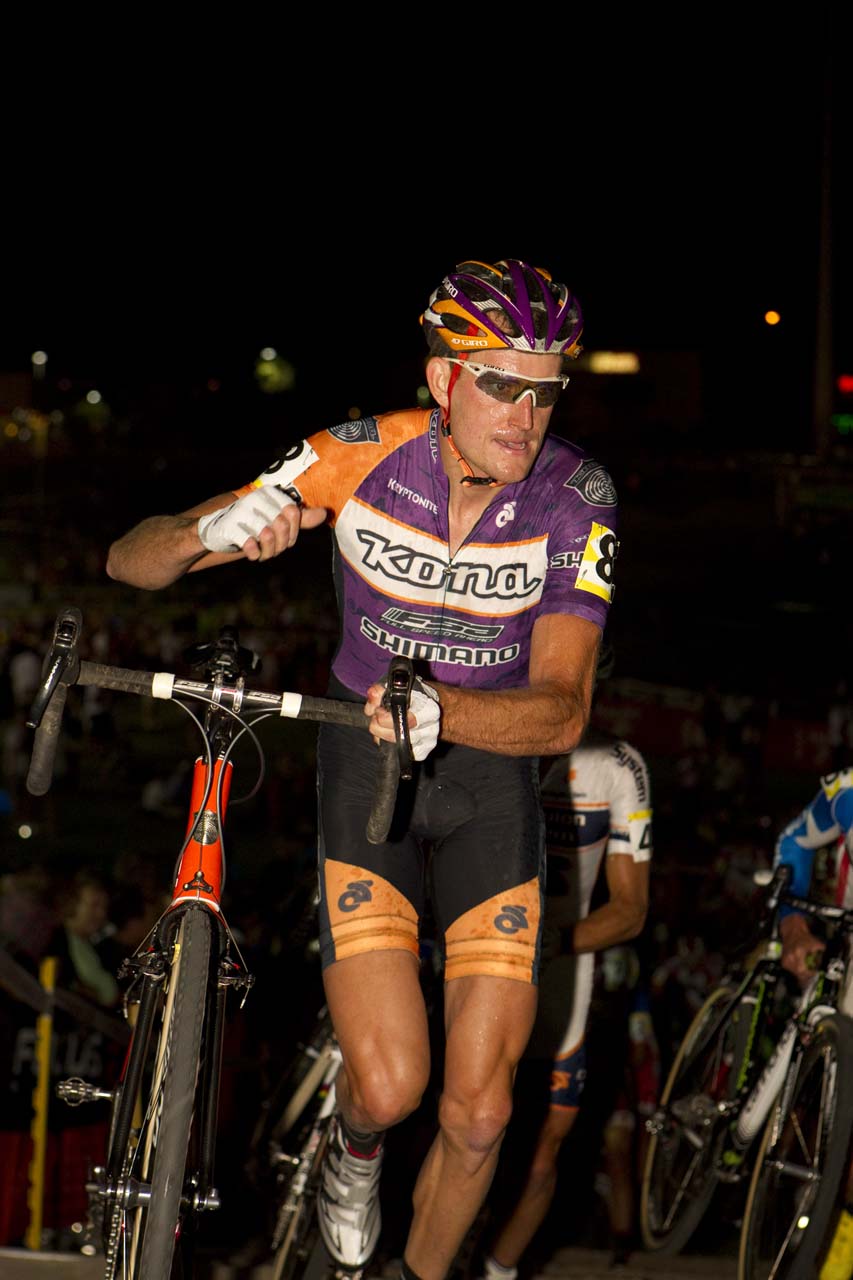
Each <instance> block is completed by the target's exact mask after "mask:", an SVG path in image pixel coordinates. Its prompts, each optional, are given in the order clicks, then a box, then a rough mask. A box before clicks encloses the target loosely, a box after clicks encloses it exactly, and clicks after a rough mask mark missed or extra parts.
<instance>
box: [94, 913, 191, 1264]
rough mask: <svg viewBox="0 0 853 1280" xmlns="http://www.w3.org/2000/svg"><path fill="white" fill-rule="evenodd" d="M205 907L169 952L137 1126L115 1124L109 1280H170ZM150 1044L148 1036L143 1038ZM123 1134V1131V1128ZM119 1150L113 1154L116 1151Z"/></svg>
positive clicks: (137, 1093)
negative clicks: (157, 1023) (128, 1127)
mask: <svg viewBox="0 0 853 1280" xmlns="http://www.w3.org/2000/svg"><path fill="white" fill-rule="evenodd" d="M210 957H211V921H210V919H209V917H208V915H207V911H206V909H191V910H188V911H186V912H185V913H184V915H183V916H182V918H181V920H180V922H179V924H178V926H177V928H176V930H175V934H174V938H173V939H172V942H171V946H170V948H169V952H168V963H167V970H166V975H165V980H164V983H163V990H162V995H161V997H160V999H159V1010H158V1013H157V1020H158V1021H159V1027H158V1026H157V1025H156V1023H155V1026H154V1028H153V1033H152V1034H151V1036H150V1040H151V1047H150V1056H149V1055H148V1052H147V1048H148V1047H147V1045H146V1044H145V1043H144V1042H140V1043H139V1044H138V1045H137V1053H138V1055H139V1060H138V1064H137V1065H138V1070H137V1071H135V1072H134V1089H133V1093H134V1097H133V1098H130V1097H128V1096H125V1098H124V1104H123V1110H124V1111H125V1112H126V1113H127V1115H130V1108H131V1105H132V1106H133V1110H134V1112H135V1115H134V1120H133V1124H132V1128H130V1129H129V1131H128V1130H127V1126H126V1125H125V1126H118V1127H117V1128H116V1131H115V1132H114V1135H113V1143H112V1146H111V1151H110V1155H109V1160H108V1168H110V1169H113V1170H114V1178H115V1185H114V1190H113V1192H112V1196H111V1201H110V1207H109V1209H108V1212H107V1214H106V1225H107V1241H106V1245H107V1275H108V1276H109V1277H110V1280H170V1277H171V1276H172V1275H173V1259H174V1254H175V1246H176V1243H177V1241H178V1239H179V1237H180V1234H181V1220H182V1216H183V1215H184V1213H185V1211H186V1209H187V1196H186V1188H185V1185H184V1179H185V1170H186V1165H187V1153H188V1149H189V1142H190V1131H191V1128H192V1120H193V1108H194V1103H195V1093H196V1082H197V1079H198V1070H199V1061H200V1056H201V1042H202V1030H203V1022H204V1013H205V1008H206V1004H207V1000H206V998H205V993H206V990H207V984H208V980H209V974H210ZM146 1039H147V1037H146ZM123 1129H124V1132H123V1131H122V1130H123ZM117 1145H118V1146H120V1149H118V1150H117V1149H116V1146H117Z"/></svg>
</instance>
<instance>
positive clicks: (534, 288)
mask: <svg viewBox="0 0 853 1280" xmlns="http://www.w3.org/2000/svg"><path fill="white" fill-rule="evenodd" d="M421 324H422V325H423V327H424V331H425V333H426V338H427V342H428V344H429V347H430V350H431V351H432V352H433V353H434V354H439V355H440V354H442V353H443V350H444V347H447V348H449V349H450V351H452V352H453V353H454V354H455V355H457V356H460V355H470V354H472V353H473V352H476V351H487V350H490V349H494V348H496V347H512V348H515V350H516V351H531V352H535V353H536V354H537V355H552V354H553V355H562V356H568V357H570V358H574V357H575V356H578V355H580V351H581V348H580V345H579V339H580V336H581V333H582V331H583V316H582V314H581V309H580V305H579V304H578V302H577V300H576V299H575V298H574V297H573V296H572V293H571V291H570V290H569V288H568V287H567V286H566V285H564V284H557V283H556V282H555V281H554V280H552V279H551V276H550V273H549V272H547V271H545V270H544V269H543V268H542V267H531V266H530V265H529V264H528V263H526V262H520V261H519V260H518V259H517V258H507V259H505V260H504V259H501V261H500V262H497V263H495V264H494V265H491V264H489V263H488V262H460V263H459V264H458V266H457V267H456V270H455V271H453V272H451V273H450V274H449V275H446V276H445V277H444V279H443V280H442V282H441V284H440V285H439V286H438V288H437V289H436V290H435V292H434V293H433V295H432V297H431V298H430V300H429V303H428V304H427V308H426V311H424V313H423V315H422V316H421Z"/></svg>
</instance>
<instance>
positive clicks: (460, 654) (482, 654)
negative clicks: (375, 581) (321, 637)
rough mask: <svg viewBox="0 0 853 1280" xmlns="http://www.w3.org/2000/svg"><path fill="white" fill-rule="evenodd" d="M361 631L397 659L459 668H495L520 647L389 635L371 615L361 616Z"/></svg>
mask: <svg viewBox="0 0 853 1280" xmlns="http://www.w3.org/2000/svg"><path fill="white" fill-rule="evenodd" d="M361 634H362V635H363V636H367V638H368V640H372V641H373V643H374V644H376V645H378V646H379V648H380V649H387V650H388V652H389V653H395V654H397V656H398V657H400V658H411V659H412V660H415V659H417V658H420V659H421V660H422V661H423V662H449V663H452V664H453V665H454V666H462V667H495V666H498V665H500V664H501V663H504V662H515V660H516V658H517V657H518V655H519V652H520V649H521V646H520V645H517V644H508V645H505V646H504V647H503V649H467V648H465V647H464V646H463V645H450V644H432V643H431V642H430V641H428V640H408V639H406V637H405V636H395V635H392V634H391V632H390V631H386V630H385V628H384V627H379V626H377V625H376V623H375V622H372V621H371V619H370V618H362V620H361Z"/></svg>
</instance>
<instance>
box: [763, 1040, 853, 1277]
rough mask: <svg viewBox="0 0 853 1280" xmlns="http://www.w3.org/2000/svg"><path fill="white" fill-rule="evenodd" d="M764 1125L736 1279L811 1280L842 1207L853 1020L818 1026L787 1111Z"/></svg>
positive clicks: (851, 1101) (852, 1088)
mask: <svg viewBox="0 0 853 1280" xmlns="http://www.w3.org/2000/svg"><path fill="white" fill-rule="evenodd" d="M785 1096H786V1094H785V1089H784V1087H783V1090H782V1094H781V1099H780V1102H779V1103H777V1105H776V1107H774V1109H773V1112H772V1113H771V1115H770V1119H769V1120H768V1122H767V1126H766V1128H765V1131H764V1136H763V1138H762V1141H761V1146H760V1148H759V1151H758V1156H757V1158H756V1162H755V1168H754V1169H753V1174H752V1180H751V1182H750V1188H749V1196H748V1198H747V1203H746V1212H745V1214H744V1220H743V1228H742V1231H741V1239H740V1254H739V1258H738V1280H769V1278H771V1277H772V1280H811V1277H812V1276H814V1275H817V1273H818V1264H819V1261H820V1260H821V1258H822V1255H823V1254H825V1252H826V1251H827V1250H828V1248H829V1245H830V1243H831V1240H832V1232H833V1230H834V1226H835V1223H836V1222H837V1220H838V1215H839V1213H840V1210H841V1207H842V1195H841V1193H842V1192H843V1190H844V1188H845V1186H846V1173H847V1164H848V1160H849V1149H850V1138H851V1131H853V1022H851V1020H850V1019H849V1018H845V1017H842V1016H841V1015H835V1016H832V1017H828V1018H825V1019H824V1020H823V1021H822V1022H821V1023H819V1024H818V1026H817V1028H816V1030H815V1032H814V1034H813V1038H812V1041H811V1044H810V1045H809V1047H808V1048H807V1049H806V1051H805V1053H804V1054H803V1056H802V1058H801V1060H800V1063H799V1067H798V1069H797V1076H796V1081H795V1083H794V1087H793V1090H792V1092H791V1095H790V1100H789V1102H788V1103H787V1105H785Z"/></svg>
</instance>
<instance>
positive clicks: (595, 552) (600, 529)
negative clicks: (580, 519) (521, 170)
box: [575, 521, 619, 604]
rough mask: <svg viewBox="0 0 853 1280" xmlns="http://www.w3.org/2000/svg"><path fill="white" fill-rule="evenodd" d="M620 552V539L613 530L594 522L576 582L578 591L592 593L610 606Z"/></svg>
mask: <svg viewBox="0 0 853 1280" xmlns="http://www.w3.org/2000/svg"><path fill="white" fill-rule="evenodd" d="M618 550H619V539H618V538H617V537H616V534H615V533H614V532H613V530H612V529H608V527H607V525H606V524H597V523H595V522H594V521H593V525H592V528H591V529H590V531H589V537H588V538H587V540H586V546H585V547H584V552H583V556H582V558H581V565H580V568H579V569H578V576H577V579H576V580H575V586H576V587H577V589H578V590H579V591H591V592H592V594H593V595H594V596H599V597H600V598H601V599H602V600H606V601H607V602H608V604H609V603H610V601H611V600H612V599H613V565H614V563H615V561H616V553H617V552H618Z"/></svg>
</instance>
